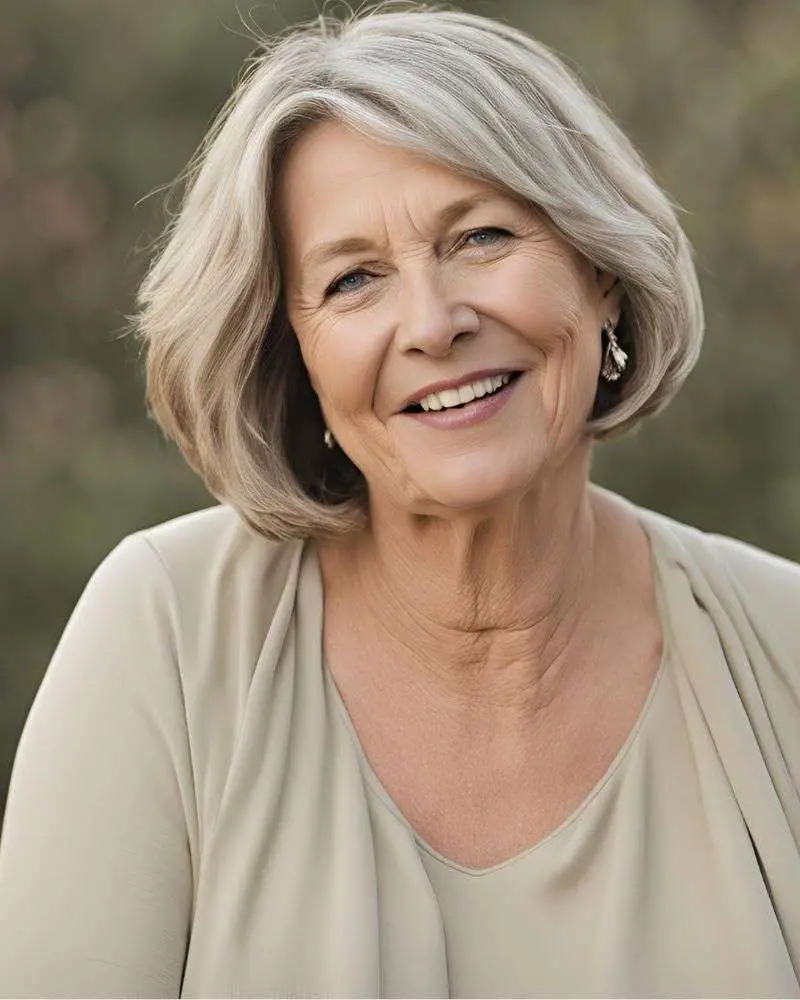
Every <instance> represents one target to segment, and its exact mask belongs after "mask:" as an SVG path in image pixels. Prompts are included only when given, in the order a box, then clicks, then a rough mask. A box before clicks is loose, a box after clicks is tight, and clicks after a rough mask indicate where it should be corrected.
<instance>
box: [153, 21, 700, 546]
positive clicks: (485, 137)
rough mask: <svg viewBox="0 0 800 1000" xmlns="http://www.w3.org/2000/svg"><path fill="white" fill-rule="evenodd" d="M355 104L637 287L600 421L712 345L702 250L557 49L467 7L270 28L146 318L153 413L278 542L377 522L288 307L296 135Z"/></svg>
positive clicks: (222, 118)
mask: <svg viewBox="0 0 800 1000" xmlns="http://www.w3.org/2000/svg"><path fill="white" fill-rule="evenodd" d="M331 119H332V120H338V121H341V122H343V123H345V124H347V125H348V126H350V127H352V128H353V129H355V130H357V131H358V132H360V133H361V134H364V135H366V136H369V137H370V138H372V139H375V140H378V141H382V142H387V143H390V144H393V145H396V146H400V147H403V148H405V149H408V150H410V151H413V152H416V153H419V154H422V155H424V156H426V157H428V158H430V159H433V160H436V161H438V162H441V163H443V164H445V165H448V166H450V167H451V168H453V169H455V170H457V171H460V172H462V173H464V174H467V175H469V176H471V177H475V178H478V179H481V180H484V181H487V182H489V183H493V184H495V185H498V186H500V187H501V188H503V189H506V190H508V191H510V192H513V193H514V194H515V195H517V196H521V197H522V198H524V199H526V200H527V201H529V202H530V203H532V204H533V205H535V206H537V207H538V209H539V210H540V211H542V212H544V213H545V214H546V215H547V216H548V217H549V219H550V221H551V222H552V224H553V225H554V227H555V228H556V229H557V230H558V231H559V232H560V233H561V235H562V236H563V238H564V239H565V240H566V241H567V242H568V243H570V244H571V245H572V246H573V247H574V248H575V249H576V250H578V251H579V252H580V253H581V254H582V255H583V256H584V257H585V258H586V259H587V260H588V261H590V262H591V263H592V264H594V265H595V266H596V267H598V268H600V269H602V270H603V271H606V272H609V273H611V274H613V275H615V276H616V277H617V278H618V279H619V280H620V282H621V283H622V286H623V289H624V292H625V297H624V302H623V312H622V319H621V322H620V325H619V327H618V330H617V332H618V336H619V337H620V339H621V342H622V344H623V346H624V347H625V348H626V350H627V351H628V353H629V355H630V356H631V359H632V363H631V364H630V365H629V366H628V370H627V371H626V373H625V375H624V377H623V378H622V379H621V380H620V381H619V382H618V383H616V384H615V386H614V387H613V388H611V387H609V386H604V385H603V384H602V383H601V384H600V389H599V392H598V398H597V400H596V401H595V407H594V410H593V412H592V414H591V415H590V417H589V422H588V430H589V432H590V433H591V434H592V435H593V436H595V437H596V438H598V439H599V438H603V437H605V436H607V435H609V434H611V433H621V432H622V431H624V430H626V429H629V428H631V427H633V426H634V425H635V424H636V423H637V422H638V421H639V420H641V419H642V418H643V417H644V416H646V415H648V414H652V413H654V412H656V411H657V410H659V409H661V408H662V407H663V406H664V405H665V404H666V403H667V402H668V401H669V400H670V399H671V398H672V396H673V395H674V394H675V392H676V391H677V390H678V388H679V387H680V385H681V384H682V383H683V381H684V379H685V378H686V376H687V375H688V373H689V372H690V370H691V369H692V367H693V365H694V363H695V361H696V359H697V355H698V353H699V350H700V344H701V340H702V332H703V309H702V303H701V298H700V291H699V288H698V283H697V277H696V274H695V269H694V265H693V263H692V255H691V249H690V247H689V244H688V241H687V239H686V237H685V235H684V233H683V231H682V229H681V227H680V225H679V223H678V220H677V218H676V214H675V211H674V210H673V208H672V205H671V204H670V201H669V199H668V198H667V197H666V195H665V194H664V193H663V192H662V191H661V190H660V188H659V187H658V186H657V185H656V183H655V182H654V181H653V179H652V178H651V176H650V174H649V172H648V170H647V168H646V166H645V165H644V163H643V162H642V160H641V158H640V157H639V155H638V154H637V153H636V151H635V150H634V148H633V146H632V145H631V143H630V142H629V141H628V139H627V138H626V137H625V136H624V135H623V133H622V132H621V131H620V129H619V128H618V127H617V126H616V125H615V124H614V123H613V122H612V121H611V119H610V118H609V116H608V114H607V113H606V112H605V111H604V110H603V108H602V107H601V106H600V105H599V104H598V102H597V101H596V100H595V99H594V98H593V97H592V96H591V95H590V94H589V93H588V92H587V91H586V90H585V89H584V87H583V86H582V85H581V83H580V82H579V81H578V80H577V79H576V77H575V76H574V75H573V74H572V73H571V72H570V71H569V70H568V69H567V68H566V67H565V66H564V65H563V63H561V62H560V61H559V59H558V58H557V57H556V56H555V55H554V54H553V53H552V52H550V51H549V50H548V49H547V48H546V47H545V46H544V45H542V44H541V43H539V42H537V41H535V40H534V39H532V38H530V37H529V36H527V35H526V34H524V33H523V32H521V31H518V30H516V29H514V28H512V27H509V26H508V25H506V24H503V23H500V22H497V21H494V20H491V19H488V18H484V17H479V16H476V15H473V14H467V13H464V12H460V11H452V10H448V9H442V8H441V7H438V6H437V7H430V6H427V5H426V6H421V5H415V6H412V7H410V8H409V7H408V5H400V6H398V5H396V4H389V5H388V8H387V5H378V6H377V7H375V6H373V7H370V8H367V9H364V10H361V11H360V12H359V13H358V14H347V15H346V16H342V17H331V16H328V15H321V16H320V17H318V18H317V20H315V21H313V22H311V23H310V24H304V25H301V26H299V27H296V28H293V29H292V30H291V31H289V32H287V33H284V34H283V35H281V36H278V37H275V38H272V39H262V40H261V42H260V46H259V49H258V51H257V52H256V54H255V55H254V57H253V58H252V59H251V60H250V61H249V63H248V65H247V67H246V69H245V72H244V74H243V77H242V79H241V81H240V83H239V84H238V86H237V87H236V89H235V90H234V92H233V94H232V95H231V97H230V98H229V100H228V102H227V103H226V105H225V106H224V107H223V109H222V111H221V112H220V114H219V116H218V117H217V119H216V121H215V122H214V124H213V126H212V127H211V129H210V131H209V133H208V135H207V136H206V137H205V139H204V140H203V142H202V144H201V146H200V148H199V149H198V151H197V153H196V154H195V157H194V158H193V160H192V162H191V163H190V166H189V168H188V170H187V173H186V175H185V180H186V188H185V193H184V196H183V200H182V203H181V207H180V211H179V212H178V213H177V214H176V215H175V216H174V218H173V219H172V222H171V223H170V225H169V227H168V228H167V230H166V232H165V233H164V236H163V238H162V241H161V243H160V245H159V248H158V252H157V254H156V255H155V257H154V260H153V262H152V264H151V266H150V269H149V271H148V273H147V275H146V277H145V280H144V282H143V283H142V286H141V289H140V292H139V300H138V306H139V308H138V312H137V314H136V316H135V317H134V325H135V330H136V332H137V333H138V335H139V336H140V337H141V338H142V339H143V342H144V345H145V348H146V370H147V395H148V403H149V407H150V410H151V412H152V414H153V416H154V417H155V419H156V420H157V421H158V423H159V424H160V425H161V427H162V428H163V429H164V431H165V432H166V433H167V434H168V435H169V436H170V437H172V438H173V439H174V440H175V441H176V442H177V444H178V446H179V447H180V449H181V451H182V453H183V455H184V457H185V458H186V460H187V461H188V462H189V464H190V465H191V466H192V467H193V468H194V469H195V471H196V472H197V473H198V474H199V475H200V476H201V478H202V479H203V481H204V482H205V484H206V486H207V487H208V489H209V490H210V492H211V493H212V494H213V495H214V496H216V497H217V498H218V499H220V500H223V501H224V502H226V503H229V504H230V505H231V506H233V507H234V508H235V509H236V510H237V511H238V512H239V514H240V516H242V517H243V518H244V520H245V521H246V522H247V523H248V524H249V525H250V526H251V527H252V528H254V529H255V530H256V531H258V532H259V533H261V534H262V535H264V536H266V537H268V538H275V539H286V538H302V537H313V536H322V535H325V534H330V533H336V532H343V531H348V530H353V529H354V528H357V527H359V526H361V525H363V524H364V523H365V517H366V489H365V483H364V481H363V477H362V476H361V473H360V472H359V471H358V470H357V469H355V467H354V466H352V465H351V464H350V462H349V460H348V459H347V458H346V456H344V455H343V454H342V453H341V452H340V451H339V450H338V449H336V451H335V452H326V449H325V448H324V445H323V440H322V434H323V422H322V416H321V413H320V409H319V404H318V402H317V399H316V396H315V394H314V392H313V390H312V389H311V386H310V383H309V380H308V377H307V375H306V372H305V368H304V366H303V363H302V359H301V356H300V352H299V349H298V346H297V343H296V339H295V337H294V334H293V332H292V330H291V327H290V325H289V323H288V320H287V317H286V311H285V308H284V304H283V298H282V292H281V281H280V272H279V265H278V254H277V247H276V237H275V231H274V227H273V217H272V211H271V199H272V192H273V190H274V187H275V181H276V177H277V174H278V171H279V170H280V168H281V164H282V162H283V160H284V159H285V157H286V152H287V150H288V148H289V146H290V145H291V143H292V142H293V141H294V140H295V139H296V138H297V136H298V135H299V134H300V133H301V132H302V131H303V130H305V129H307V128H308V127H309V126H311V125H312V124H313V123H314V122H318V121H323V120H331Z"/></svg>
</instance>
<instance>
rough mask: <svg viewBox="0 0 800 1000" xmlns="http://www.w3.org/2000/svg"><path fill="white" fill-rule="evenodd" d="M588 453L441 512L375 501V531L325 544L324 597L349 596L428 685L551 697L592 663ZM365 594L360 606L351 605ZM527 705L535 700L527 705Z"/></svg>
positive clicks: (467, 694)
mask: <svg viewBox="0 0 800 1000" xmlns="http://www.w3.org/2000/svg"><path fill="white" fill-rule="evenodd" d="M588 465H589V454H588V451H587V453H586V454H585V455H582V456H578V458H577V459H576V460H575V461H574V462H573V463H572V464H571V465H569V466H565V467H562V469H561V470H559V472H558V474H557V475H554V476H553V477H552V478H551V479H549V480H546V481H544V482H543V483H541V484H540V485H539V486H538V487H537V488H536V489H534V490H531V491H530V492H528V493H527V494H525V495H524V496H522V497H518V498H515V499H513V500H508V501H506V502H503V503H502V504H498V505H496V506H493V507H492V509H491V510H485V511H478V512H474V511H473V512H470V513H468V514H467V513H464V514H461V513H459V514H458V515H456V516H448V517H443V518H436V517H430V516H428V517H420V516H418V515H417V516H414V515H410V514H407V513H400V514H398V512H397V510H393V509H390V508H389V507H388V505H382V504H381V503H380V502H376V501H373V504H372V509H371V520H370V529H369V530H368V531H365V532H363V533H362V534H360V535H359V536H357V537H355V538H352V539H347V540H345V541H344V542H338V543H331V544H330V545H329V546H325V547H323V548H322V549H321V551H320V555H321V563H322V568H323V576H324V578H325V587H326V597H327V595H328V593H329V587H330V589H331V591H337V592H338V595H341V594H342V583H341V581H342V580H347V581H348V582H347V583H346V584H344V586H346V587H347V589H348V601H347V603H348V604H350V606H351V607H352V606H357V607H359V609H360V611H359V620H360V622H361V623H362V624H363V623H364V622H366V621H369V622H370V628H371V629H373V628H374V629H375V630H376V631H377V633H379V635H380V638H379V640H378V643H377V644H378V645H379V647H380V648H381V649H383V650H386V651H387V652H390V653H391V655H392V657H393V658H394V659H397V660H402V662H404V663H407V664H408V665H409V668H410V669H411V670H412V672H413V673H414V674H415V675H416V676H417V677H418V678H421V679H422V681H423V684H424V685H425V687H426V688H431V687H432V688H434V689H436V690H438V691H442V692H443V693H445V694H448V695H450V696H452V697H455V698H460V699H462V700H466V701H469V702H471V703H478V702H480V704H482V706H483V709H484V710H485V708H486V704H487V699H489V700H494V701H495V702H496V703H497V704H504V705H509V704H510V703H511V702H512V701H513V702H515V703H517V704H519V699H518V698H514V697H513V693H514V691H517V692H521V691H524V692H526V695H527V696H528V697H529V698H534V699H535V700H536V703H537V704H542V703H546V702H547V701H548V700H549V699H550V698H551V697H552V696H553V694H554V692H555V690H556V689H557V687H559V685H560V680H561V679H562V677H563V675H564V673H565V672H566V669H567V665H568V663H569V662H570V661H574V660H575V655H574V654H575V653H576V652H578V653H581V654H582V655H581V656H580V658H581V659H586V656H585V653H586V648H587V642H588V636H589V635H590V634H591V632H592V628H591V621H592V618H591V616H590V614H589V611H590V609H592V606H593V604H594V603H596V602H594V601H593V595H596V593H597V586H596V582H597V564H598V555H599V545H598V531H597V517H596V514H595V507H596V505H595V503H594V499H593V495H592V493H591V491H590V488H589V486H588ZM352 601H357V602H358V603H357V604H355V605H354V604H352V603H351V602H352ZM528 707H530V706H528Z"/></svg>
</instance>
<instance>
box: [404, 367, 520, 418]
mask: <svg viewBox="0 0 800 1000" xmlns="http://www.w3.org/2000/svg"><path fill="white" fill-rule="evenodd" d="M521 374H522V372H521V371H512V372H503V374H502V375H499V374H498V375H487V376H486V377H485V378H480V379H476V380H475V381H474V382H468V383H465V384H464V385H461V386H459V387H458V388H451V389H440V390H439V391H438V392H431V393H428V395H427V396H425V397H423V398H422V399H421V400H419V402H416V403H411V404H409V405H408V406H407V407H406V408H405V409H404V410H403V411H402V412H403V413H430V412H432V411H438V410H463V409H465V408H467V407H469V406H471V405H472V404H473V403H475V402H477V401H478V400H480V399H486V398H487V397H489V396H495V395H497V394H498V393H500V392H502V391H503V390H504V389H505V388H506V387H507V386H509V385H511V384H512V383H513V382H516V380H517V379H518V378H519V377H520V375H521Z"/></svg>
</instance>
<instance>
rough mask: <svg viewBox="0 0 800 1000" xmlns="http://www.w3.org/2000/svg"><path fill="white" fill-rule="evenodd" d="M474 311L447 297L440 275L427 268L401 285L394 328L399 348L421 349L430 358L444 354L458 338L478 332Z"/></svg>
mask: <svg viewBox="0 0 800 1000" xmlns="http://www.w3.org/2000/svg"><path fill="white" fill-rule="evenodd" d="M478 326H479V319H478V314H477V313H476V312H475V310H474V309H472V308H471V307H470V306H468V305H466V303H461V302H459V303H454V302H451V301H449V300H448V296H447V294H446V291H445V289H444V288H443V287H442V282H441V279H440V276H439V275H437V274H435V273H432V272H430V271H427V270H426V272H425V273H424V274H415V275H414V276H413V277H410V278H409V279H408V280H407V281H406V282H405V284H404V288H403V291H402V313H401V316H400V320H399V322H398V325H397V330H396V341H397V346H398V347H399V348H400V350H401V351H421V352H423V353H424V354H429V355H431V356H432V357H437V358H442V357H446V356H447V355H448V354H449V353H450V351H451V350H452V348H453V344H454V343H455V341H456V340H457V339H458V338H459V337H460V338H462V339H466V338H468V337H470V336H472V335H474V334H475V333H477V331H478Z"/></svg>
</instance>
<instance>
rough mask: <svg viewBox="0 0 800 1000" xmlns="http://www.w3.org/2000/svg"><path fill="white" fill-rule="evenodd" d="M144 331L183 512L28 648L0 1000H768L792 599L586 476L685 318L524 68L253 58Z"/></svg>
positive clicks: (682, 246)
mask: <svg viewBox="0 0 800 1000" xmlns="http://www.w3.org/2000/svg"><path fill="white" fill-rule="evenodd" d="M140 306H141V308H140V312H139V316H138V319H137V324H138V331H139V333H140V335H141V336H142V338H143V340H144V343H145V345H146V348H147V373H148V393H149V400H150V404H151V406H152V409H153V412H154V413H155V415H156V417H157V418H158V420H159V421H160V423H161V425H162V426H163V427H164V428H165V430H166V431H167V432H168V433H169V434H170V435H172V436H173V437H174V438H175V440H176V441H177V442H178V444H179V445H180V447H181V448H182V450H183V453H184V455H185V456H186V458H187V460H188V461H189V462H190V463H191V464H192V465H193V467H194V468H195V469H196V470H197V471H198V472H199V473H200V475H201V476H202V477H203V479H204V481H205V483H206V484H207V485H208V487H209V489H211V490H212V491H213V492H214V493H215V494H216V495H217V497H218V498H219V499H220V501H221V504H220V505H219V506H218V507H216V508H213V509H211V510H208V511H202V512H199V513H197V514H193V515H189V516H186V517H183V518H178V519H176V520H174V521H171V522H168V523H166V524H162V525H158V526H156V527H154V528H151V529H149V530H147V531H143V532H140V533H138V534H137V535H134V536H131V537H129V538H127V539H126V540H125V541H124V542H123V543H122V544H121V545H120V546H119V547H118V549H116V550H115V551H114V552H113V553H112V554H111V555H110V556H109V557H108V558H107V559H106V560H105V562H104V563H103V564H102V566H101V567H100V568H99V569H98V571H97V573H96V574H95V576H94V577H93V579H92V580H91V581H90V583H89V585H88V587H87V589H86V592H85V594H84V596H83V598H82V599H81V601H80V603H79V605H78V607H77V609H76V611H75V613H74V615H73V618H72V620H71V621H70V624H69V626H68V628H67V630H66V632H65V634H64V637H63V640H62V642H61V644H60V646H59V648H58V650H57V652H56V654H55V656H54V658H53V661H52V663H51V665H50V668H49V670H48V673H47V676H46V678H45V681H44V683H43V685H42V688H41V690H40V692H39V694H38V695H37V699H36V702H35V704H34V706H33V709H32V711H31V714H30V717H29V719H28V722H27V724H26V728H25V732H24V735H23V740H22V742H21V744H20V748H19V752H18V755H17V759H16V762H15V766H14V773H13V777H12V783H11V789H10V794H9V800H8V807H7V811H6V822H5V827H4V836H3V845H2V852H0V992H2V993H3V994H6V993H8V994H10V995H20V994H24V995H39V996H63V995H91V996H115V995H120V994H122V995H132V994H136V995H140V996H165V995H169V996H172V995H182V996H219V995H225V996H282V995H283V996H286V995H301V996H323V995H325V996H331V995H336V996H364V997H375V996H432V997H439V996H441V997H446V996H539V995H564V994H567V995H570V994H571V995H587V994H590V995H595V996H598V995H599V996H619V995H695V996H719V995H757V996H798V995H800V981H799V980H798V974H799V973H800V849H799V848H798V844H799V843H800V737H798V733H800V666H799V664H800V641H798V630H797V628H796V617H797V608H798V606H800V568H798V567H797V566H795V565H793V564H790V563H788V562H784V561H782V560H780V559H777V558H776V557H773V556H770V555H768V554H766V553H764V552H760V551H758V550H755V549H752V548H749V547H747V546H745V545H743V544H741V543H739V542H735V541H732V540H729V539H723V538H720V537H717V536H713V535H705V534H703V533H701V532H699V531H696V530H694V529H692V528H690V527H687V526H685V525H681V524H678V523H676V522H673V521H670V520H668V519H666V518H663V517H661V516H659V515H657V514H655V513H652V512H650V511H645V510H641V509H639V508H636V507H634V506H633V505H632V504H630V503H628V502H626V501H625V500H623V499H622V498H620V497H617V496H614V495H612V494H610V493H607V492H605V491H602V490H599V489H597V488H595V487H594V486H593V485H592V484H591V482H590V478H589V472H590V463H591V458H592V451H593V449H594V447H595V444H596V442H597V441H599V440H601V439H602V438H604V437H606V436H608V435H610V434H611V433H620V432H622V431H624V430H627V429H630V428H632V427H634V426H635V425H636V424H637V422H638V421H640V420H641V419H642V418H643V417H644V416H646V415H648V414H652V413H654V412H656V411H657V410H658V409H660V408H661V407H663V406H664V405H665V404H666V403H667V402H668V401H669V400H670V399H671V398H672V396H673V395H674V394H675V392H676V391H677V389H678V388H679V387H680V385H681V384H682V382H683V380H684V378H685V377H686V375H687V374H688V372H689V371H690V369H691V367H692V365H693V364H694V361H695V360H696V357H697V353H698V351H699V347H700V341H701V334H702V306H701V300H700V294H699V289H698V285H697V280H696V276H695V272H694V268H693V265H692V260H691V252H690V249H689V246H688V243H687V241H686V238H685V237H684V235H683V233H682V231H681V229H680V226H679V225H678V222H677V220H676V217H675V214H674V212H673V210H672V208H671V207H670V203H669V200H668V198H667V197H666V195H665V194H664V193H663V192H661V191H660V190H659V188H658V187H657V186H656V184H655V183H654V182H653V180H652V178H651V177H650V175H649V174H648V172H647V170H646V168H645V166H644V165H643V164H642V162H641V160H640V159H639V157H638V156H637V155H636V153H635V152H634V150H633V148H632V147H631V145H630V143H629V142H628V141H627V139H625V137H624V136H623V135H622V134H621V133H620V131H619V130H618V129H617V128H616V126H615V125H614V124H613V123H612V122H611V121H610V119H609V118H608V116H607V114H606V113H605V112H604V111H603V110H602V109H601V108H600V107H599V106H598V105H597V104H596V103H595V102H594V101H593V100H592V99H591V98H590V97H589V96H588V94H587V93H586V92H585V90H584V89H583V88H582V87H581V85H580V84H579V83H578V81H577V80H576V79H575V78H574V77H573V76H572V75H571V74H570V73H569V72H568V71H567V70H566V69H565V67H564V66H563V65H562V64H561V63H560V62H559V61H558V60H557V59H556V57H555V56H554V55H553V54H552V53H550V52H549V51H548V50H547V49H546V48H545V47H544V46H542V45H540V44H539V43H537V42H536V41H534V40H532V39H530V38H528V37H527V36H525V35H523V34H522V33H520V32H518V31H516V30H514V29H512V28H510V27H508V26H506V25H503V24H500V23H498V22H495V21H492V20H489V19H485V18H481V17H476V16H474V15H469V14H463V13H458V12H452V11H445V10H435V9H425V8H412V9H410V10H400V9H398V5H395V4H393V5H390V8H389V9H388V10H386V9H380V8H379V9H369V8H367V9H364V10H362V11H361V12H360V13H359V14H358V15H357V16H352V17H347V18H345V19H343V20H337V19H334V18H326V17H320V18H319V19H318V20H317V21H316V22H314V23H313V24H311V25H306V26H302V27H300V28H298V29H296V30H294V31H292V32H290V33H288V34H287V36H286V37H284V38H282V39H279V40H275V41H274V43H273V42H267V43H265V46H264V50H263V52H261V53H260V54H259V55H258V57H257V58H256V59H255V60H254V61H253V62H252V64H251V66H250V69H249V71H248V73H247V74H246V76H245V77H244V79H243V81H242V83H241V84H240V86H239V87H238V88H237V90H236V92H235V93H234V95H233V97H232V98H231V100H230V101H229V103H228V105H227V106H226V108H225V109H224V111H223V113H222V115H221V117H220V119H219V121H218V122H217V124H216V125H215V126H214V128H213V129H212V131H211V133H210V135H209V137H208V139H207V141H206V142H205V143H204V144H203V146H202V148H201V150H200V153H199V154H198V157H197V159H196V161H195V163H194V165H193V168H192V170H191V172H190V179H189V187H188V191H187V194H186V197H185V200H184V203H183V206H182V209H181V212H180V213H179V215H178V216H177V217H176V219H175V220H174V221H173V223H172V224H171V226H170V228H169V230H168V231H167V233H166V234H165V239H164V242H163V246H162V248H161V251H160V253H159V255H158V256H157V258H156V260H155V261H154V263H153V266H152V268H151V270H150V272H149V274H148V277H147V279H146V281H145V282H144V284H143V286H142V290H141V296H140ZM75 912H78V913H80V915H81V919H80V920H75V919H72V916H73V914H74V913H75Z"/></svg>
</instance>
